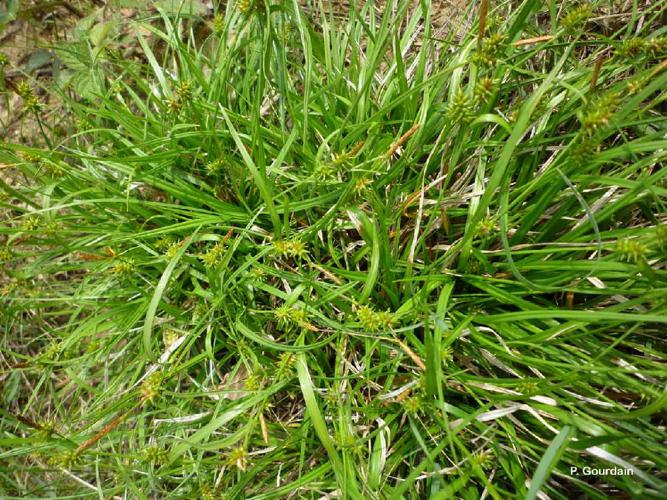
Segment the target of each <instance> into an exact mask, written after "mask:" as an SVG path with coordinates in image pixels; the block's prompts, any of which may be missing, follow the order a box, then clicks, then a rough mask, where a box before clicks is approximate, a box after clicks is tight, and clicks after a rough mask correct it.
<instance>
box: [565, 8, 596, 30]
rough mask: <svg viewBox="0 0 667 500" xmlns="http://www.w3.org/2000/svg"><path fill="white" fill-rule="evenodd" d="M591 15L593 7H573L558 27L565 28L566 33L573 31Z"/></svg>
mask: <svg viewBox="0 0 667 500" xmlns="http://www.w3.org/2000/svg"><path fill="white" fill-rule="evenodd" d="M592 14H593V7H592V6H591V5H589V4H582V5H578V6H576V7H574V8H573V9H571V10H568V11H567V13H566V14H565V16H563V19H562V20H561V22H560V25H561V26H562V27H563V28H565V30H567V31H573V30H576V29H578V28H580V27H582V26H583V25H584V24H586V23H587V22H588V20H589V19H590V17H591V15H592Z"/></svg>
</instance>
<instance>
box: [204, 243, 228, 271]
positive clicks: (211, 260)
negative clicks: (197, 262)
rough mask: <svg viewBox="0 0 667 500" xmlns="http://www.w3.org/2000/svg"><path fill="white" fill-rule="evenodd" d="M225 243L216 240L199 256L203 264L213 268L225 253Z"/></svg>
mask: <svg viewBox="0 0 667 500" xmlns="http://www.w3.org/2000/svg"><path fill="white" fill-rule="evenodd" d="M225 250H226V247H225V244H224V243H222V242H220V241H219V242H217V243H216V244H215V245H213V247H211V248H210V249H209V250H208V251H207V252H206V253H205V254H202V255H200V256H199V258H200V259H201V260H202V262H203V263H204V265H205V266H206V267H208V268H213V267H215V266H217V265H218V264H220V262H221V261H222V257H223V256H224V255H225Z"/></svg>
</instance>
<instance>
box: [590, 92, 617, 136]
mask: <svg viewBox="0 0 667 500" xmlns="http://www.w3.org/2000/svg"><path fill="white" fill-rule="evenodd" d="M618 101H619V96H618V94H616V93H614V92H609V93H607V94H604V95H602V96H600V97H598V98H597V99H595V100H594V101H592V102H591V103H590V105H589V107H588V109H587V110H586V112H585V113H584V114H583V115H582V117H581V126H582V128H583V130H584V131H585V132H586V133H587V134H589V135H591V134H594V133H595V132H597V131H599V130H601V129H602V128H604V127H606V126H607V125H609V120H610V119H611V117H612V116H613V114H614V112H615V111H616V107H617V106H618Z"/></svg>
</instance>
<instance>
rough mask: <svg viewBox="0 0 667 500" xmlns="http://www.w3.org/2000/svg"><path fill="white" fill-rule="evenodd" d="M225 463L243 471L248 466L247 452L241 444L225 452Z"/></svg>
mask: <svg viewBox="0 0 667 500" xmlns="http://www.w3.org/2000/svg"><path fill="white" fill-rule="evenodd" d="M227 465H230V466H232V467H236V468H237V469H239V470H240V471H241V472H245V470H246V467H247V466H248V452H247V451H246V449H245V448H243V447H242V446H237V447H236V448H233V449H232V450H231V451H230V452H229V453H228V454H227Z"/></svg>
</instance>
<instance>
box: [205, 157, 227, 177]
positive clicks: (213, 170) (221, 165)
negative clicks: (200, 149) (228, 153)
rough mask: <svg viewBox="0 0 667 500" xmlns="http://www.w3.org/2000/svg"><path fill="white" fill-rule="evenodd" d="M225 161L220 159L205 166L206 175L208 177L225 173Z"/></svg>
mask: <svg viewBox="0 0 667 500" xmlns="http://www.w3.org/2000/svg"><path fill="white" fill-rule="evenodd" d="M226 167H227V161H226V160H225V159H224V158H222V157H220V158H217V159H215V160H213V161H210V162H208V163H207V164H206V167H205V168H206V173H207V174H208V175H210V176H218V175H220V174H222V173H223V172H224V171H225V168H226Z"/></svg>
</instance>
